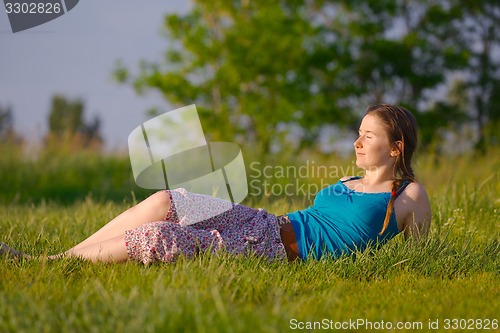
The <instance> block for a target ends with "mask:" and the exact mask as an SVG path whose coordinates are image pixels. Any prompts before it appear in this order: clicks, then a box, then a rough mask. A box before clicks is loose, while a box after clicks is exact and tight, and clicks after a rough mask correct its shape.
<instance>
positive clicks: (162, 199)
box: [146, 191, 171, 220]
mask: <svg viewBox="0 0 500 333" xmlns="http://www.w3.org/2000/svg"><path fill="white" fill-rule="evenodd" d="M146 201H147V206H148V207H147V209H148V210H149V209H150V210H151V211H154V212H157V213H158V218H159V219H158V220H163V218H164V217H165V215H166V214H167V213H168V211H169V210H170V205H171V201H170V195H169V193H168V191H158V192H156V193H154V194H152V195H151V196H149V197H148V198H147V199H146Z"/></svg>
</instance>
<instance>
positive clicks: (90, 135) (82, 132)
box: [46, 95, 102, 149]
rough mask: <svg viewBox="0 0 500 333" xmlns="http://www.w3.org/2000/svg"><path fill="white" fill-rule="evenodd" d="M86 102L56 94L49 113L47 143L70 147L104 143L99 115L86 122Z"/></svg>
mask: <svg viewBox="0 0 500 333" xmlns="http://www.w3.org/2000/svg"><path fill="white" fill-rule="evenodd" d="M84 111H85V110H84V104H83V101H81V100H75V101H68V100H67V99H66V98H65V97H63V96H59V95H55V96H54V97H53V98H52V106H51V109H50V114H49V119H48V122H49V133H48V134H47V137H46V143H48V145H49V146H53V145H56V146H62V145H64V144H67V145H68V146H69V149H74V148H81V147H83V148H86V147H90V146H92V145H93V146H94V147H96V146H97V147H100V146H101V144H102V139H101V135H100V133H99V130H100V120H99V117H96V118H94V120H93V122H91V123H86V122H85V119H84V113H85V112H84Z"/></svg>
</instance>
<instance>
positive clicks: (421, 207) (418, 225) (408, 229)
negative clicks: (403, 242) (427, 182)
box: [404, 182, 432, 241]
mask: <svg viewBox="0 0 500 333" xmlns="http://www.w3.org/2000/svg"><path fill="white" fill-rule="evenodd" d="M404 194H405V197H406V198H405V199H406V204H407V205H408V206H407V210H406V217H405V219H404V235H405V239H408V238H410V237H411V238H413V239H414V240H416V241H418V240H420V239H421V238H422V237H423V238H425V237H427V234H428V233H429V228H430V225H431V218H432V213H431V206H430V203H429V197H428V196H427V191H426V190H425V188H424V187H423V186H422V185H421V184H420V183H417V182H414V183H411V184H410V185H408V187H407V188H406V189H405V191H404Z"/></svg>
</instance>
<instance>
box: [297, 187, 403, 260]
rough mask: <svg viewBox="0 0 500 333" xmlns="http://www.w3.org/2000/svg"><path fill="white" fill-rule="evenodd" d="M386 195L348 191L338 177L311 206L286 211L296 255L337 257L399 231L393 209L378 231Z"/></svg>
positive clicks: (381, 240)
mask: <svg viewBox="0 0 500 333" xmlns="http://www.w3.org/2000/svg"><path fill="white" fill-rule="evenodd" d="M358 178H360V177H354V178H350V179H348V180H346V181H349V180H351V179H358ZM405 187H406V186H405ZM402 189H403V187H402V188H400V191H398V194H399V193H401V191H402ZM390 198H391V193H390V192H379V193H365V192H357V191H354V190H351V189H350V188H348V187H347V186H346V185H345V184H344V182H342V181H340V180H339V181H338V182H337V183H336V184H333V185H330V186H328V187H326V188H324V189H322V190H321V191H320V192H319V193H318V194H317V195H316V198H315V199H314V204H313V205H312V206H309V207H308V208H306V209H303V210H299V211H296V212H293V213H288V214H287V216H288V217H289V218H290V222H291V223H292V226H293V230H294V231H295V236H296V237H297V246H298V249H299V256H300V258H301V259H304V260H305V259H307V258H308V257H309V255H311V254H312V255H313V256H314V257H315V258H317V259H319V258H321V257H322V256H323V255H325V254H330V255H332V256H333V257H334V258H337V257H339V256H341V255H342V254H343V253H350V252H352V251H355V250H356V249H358V250H363V249H364V248H365V247H366V246H367V245H368V244H369V243H373V244H383V243H385V242H387V241H389V240H390V239H391V238H393V237H394V236H396V235H397V234H398V233H399V230H398V226H397V222H396V216H395V213H394V210H393V211H392V215H391V219H390V222H389V226H388V227H387V229H386V230H385V232H384V233H383V234H382V235H381V236H380V235H379V233H380V231H381V230H382V227H383V224H384V218H385V214H386V210H387V204H388V203H389V200H390Z"/></svg>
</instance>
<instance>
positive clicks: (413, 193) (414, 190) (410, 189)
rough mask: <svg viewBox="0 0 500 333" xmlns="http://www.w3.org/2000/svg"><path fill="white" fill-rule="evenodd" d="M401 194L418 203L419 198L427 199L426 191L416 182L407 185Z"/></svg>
mask: <svg viewBox="0 0 500 333" xmlns="http://www.w3.org/2000/svg"><path fill="white" fill-rule="evenodd" d="M403 193H404V194H405V195H406V196H408V197H410V198H411V199H413V200H415V201H418V199H419V198H420V199H423V198H428V195H427V190H426V189H425V187H424V186H423V185H422V184H421V183H419V182H417V181H413V182H411V183H409V184H408V186H406V188H405V189H404V191H403Z"/></svg>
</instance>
